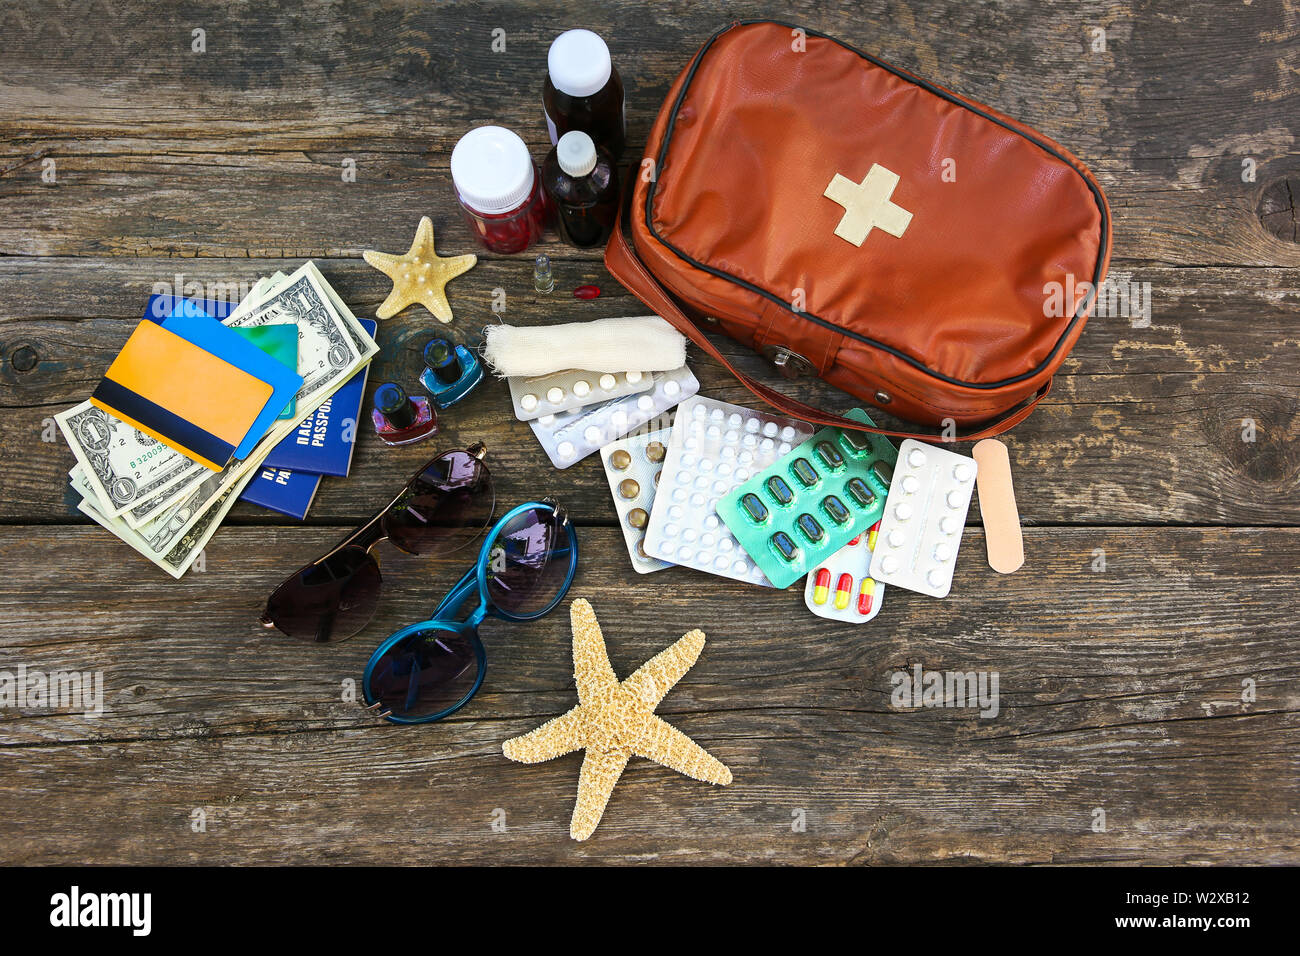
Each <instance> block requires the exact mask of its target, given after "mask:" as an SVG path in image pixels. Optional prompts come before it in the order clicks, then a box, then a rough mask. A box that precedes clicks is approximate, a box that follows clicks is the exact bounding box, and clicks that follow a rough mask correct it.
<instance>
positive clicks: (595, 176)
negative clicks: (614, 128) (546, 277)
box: [542, 129, 618, 247]
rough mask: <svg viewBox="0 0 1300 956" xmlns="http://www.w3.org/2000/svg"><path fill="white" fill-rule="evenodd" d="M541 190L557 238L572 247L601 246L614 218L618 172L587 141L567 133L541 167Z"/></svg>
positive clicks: (578, 133) (604, 154)
mask: <svg viewBox="0 0 1300 956" xmlns="http://www.w3.org/2000/svg"><path fill="white" fill-rule="evenodd" d="M542 188H543V189H545V190H546V194H547V195H548V196H549V197H550V198H551V202H552V203H553V204H554V205H555V221H556V226H557V228H558V229H559V232H560V238H561V239H563V240H564V241H565V242H567V243H569V244H570V245H573V246H582V247H586V246H599V245H604V243H605V241H606V240H607V239H608V238H609V237H610V233H612V232H613V231H614V220H615V219H616V218H617V216H618V172H617V171H616V170H615V168H614V161H613V160H612V159H610V156H609V153H607V152H605V150H603V149H597V148H596V144H595V143H593V142H592V140H591V137H590V136H588V135H587V134H586V133H584V132H581V131H580V130H576V129H575V130H570V131H569V132H567V133H565V134H564V135H563V136H561V137H560V141H559V142H558V143H557V144H556V145H555V148H554V149H552V150H551V151H550V153H548V154H547V156H546V162H544V163H543V164H542Z"/></svg>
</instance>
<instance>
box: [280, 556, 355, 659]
mask: <svg viewBox="0 0 1300 956" xmlns="http://www.w3.org/2000/svg"><path fill="white" fill-rule="evenodd" d="M379 586H380V577H379V565H378V564H376V563H375V559H374V558H372V557H371V556H370V555H369V554H367V553H366V552H365V551H363V550H361V549H360V548H344V549H343V550H342V551H339V552H337V553H336V554H332V555H330V556H329V557H328V558H326V559H325V560H323V561H318V562H316V563H315V564H309V565H307V567H305V568H303V569H302V570H301V571H299V572H297V573H296V574H295V575H294V576H293V577H291V578H289V579H288V580H287V581H285V582H284V583H283V584H281V585H280V586H279V587H278V588H276V589H275V593H273V594H272V595H271V597H270V600H268V601H267V602H266V617H267V618H268V619H269V620H270V621H271V623H273V624H274V625H275V626H276V627H278V628H279V629H280V630H281V631H283V632H284V633H285V634H288V635H289V636H290V637H297V638H301V639H302V640H305V641H315V642H317V643H325V642H327V641H341V640H344V639H346V638H349V637H351V636H352V635H354V634H356V633H357V632H358V631H359V630H361V629H362V628H363V627H365V626H366V624H368V623H369V622H370V618H371V617H372V616H374V613H375V606H376V605H377V604H378V603H379Z"/></svg>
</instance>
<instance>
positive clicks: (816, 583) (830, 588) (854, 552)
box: [803, 521, 885, 624]
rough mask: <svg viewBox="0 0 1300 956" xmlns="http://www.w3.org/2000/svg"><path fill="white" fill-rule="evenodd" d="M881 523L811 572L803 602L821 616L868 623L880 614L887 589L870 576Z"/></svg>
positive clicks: (806, 582) (849, 622)
mask: <svg viewBox="0 0 1300 956" xmlns="http://www.w3.org/2000/svg"><path fill="white" fill-rule="evenodd" d="M879 530H880V522H879V521H877V522H876V523H875V524H873V525H872V526H871V527H870V528H869V529H868V530H867V531H864V532H863V533H862V534H860V535H858V536H857V537H856V538H854V539H853V540H852V541H850V542H849V543H848V544H846V545H845V546H844V547H842V548H840V549H839V550H838V551H836V552H835V553H834V554H832V555H831V556H830V557H829V558H826V559H825V560H824V561H822V562H821V563H820V564H818V565H817V566H816V567H815V568H813V569H812V570H811V571H809V572H808V577H807V579H806V581H805V582H804V589H803V603H804V604H806V605H807V606H808V610H810V611H812V612H813V613H814V614H816V615H817V616H818V617H825V618H829V619H830V620H832V621H844V622H846V623H848V624H865V623H867V621H869V620H871V619H872V618H873V617H875V616H876V615H877V614H879V613H880V604H881V602H882V601H884V599H885V586H884V585H883V584H881V583H879V582H878V581H877V580H876V579H875V578H873V577H872V576H871V574H870V566H871V554H872V552H873V551H874V550H875V549H876V542H877V541H878V540H879V536H878V532H879Z"/></svg>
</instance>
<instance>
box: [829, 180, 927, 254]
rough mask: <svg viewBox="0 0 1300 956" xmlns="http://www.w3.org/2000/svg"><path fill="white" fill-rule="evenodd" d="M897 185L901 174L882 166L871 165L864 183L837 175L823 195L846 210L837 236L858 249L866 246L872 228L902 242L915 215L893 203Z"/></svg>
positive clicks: (837, 230) (836, 231)
mask: <svg viewBox="0 0 1300 956" xmlns="http://www.w3.org/2000/svg"><path fill="white" fill-rule="evenodd" d="M897 186H898V173H893V172H890V171H889V170H888V169H886V168H885V167H884V166H881V165H880V164H879V163H873V164H872V165H871V169H870V170H868V172H867V178H866V179H864V180H862V182H860V183H855V182H854V181H853V180H851V179H849V178H848V177H847V176H841V175H840V174H839V173H836V174H835V178H834V179H832V180H831V184H830V185H829V186H827V187H826V192H824V193H823V194H822V195H823V196H825V197H826V198H827V199H830V200H832V201H834V202H837V203H839V204H840V205H841V206H843V207H844V217H843V218H842V219H840V224H839V225H838V226H836V227H835V235H837V236H839V237H840V238H841V239H844V240H846V241H848V242H851V243H853V244H854V245H855V246H860V245H862V243H863V242H865V241H866V238H867V235H868V233H870V232H871V230H872V229H882V230H884V231H885V232H887V233H889V234H890V235H891V236H894V237H896V238H899V239H901V238H902V237H903V233H904V232H906V231H907V224H908V223H910V222H911V221H912V214H911V213H910V212H908V211H907V210H906V209H904V208H902V207H901V206H896V205H894V204H893V203H892V202H890V201H889V197H890V196H892V195H893V194H894V189H895V188H896V187H897Z"/></svg>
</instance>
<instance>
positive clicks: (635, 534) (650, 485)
mask: <svg viewBox="0 0 1300 956" xmlns="http://www.w3.org/2000/svg"><path fill="white" fill-rule="evenodd" d="M671 434H672V429H671V428H658V429H655V430H654V431H649V432H638V433H637V434H635V435H628V436H627V437H626V438H620V439H619V440H618V441H614V442H610V443H609V444H608V445H606V446H605V447H604V448H602V449H601V450H600V459H601V461H602V462H604V464H605V477H606V478H607V479H608V480H609V490H610V493H612V494H613V495H614V510H615V511H617V512H618V526H619V527H620V528H622V529H623V540H624V541H626V542H627V553H628V556H629V557H631V559H632V567H633V568H634V569H635V570H636V571H638V572H639V573H641V574H649V573H650V572H651V571H660V570H663V569H664V568H666V567H668V566H669V564H670V562H668V561H660V560H659V559H658V558H655V557H652V556H651V555H650V554H649V553H647V552H646V549H645V529H646V525H648V524H649V523H650V511H651V510H652V509H653V508H654V500H655V489H656V486H657V485H658V484H659V474H660V472H661V471H662V470H663V467H664V458H665V457H667V454H668V438H669V436H670V435H671Z"/></svg>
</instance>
